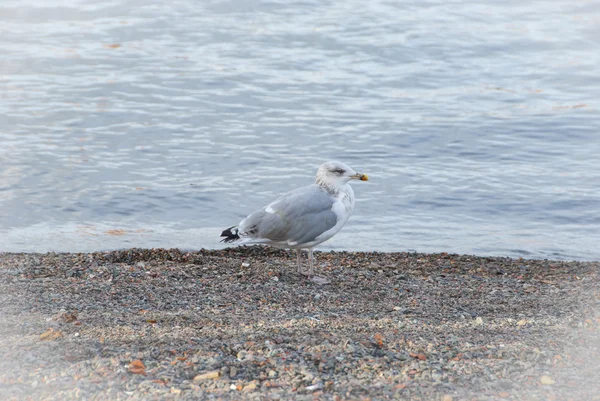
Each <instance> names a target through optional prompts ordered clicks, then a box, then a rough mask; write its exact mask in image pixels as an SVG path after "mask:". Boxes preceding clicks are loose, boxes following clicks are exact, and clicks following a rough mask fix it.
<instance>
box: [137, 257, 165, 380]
mask: <svg viewBox="0 0 600 401" xmlns="http://www.w3.org/2000/svg"><path fill="white" fill-rule="evenodd" d="M136 266H137V267H140V268H142V269H143V268H145V267H146V263H144V262H137V263H136ZM171 389H173V387H171Z"/></svg>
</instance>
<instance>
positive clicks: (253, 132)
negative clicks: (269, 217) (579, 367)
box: [0, 0, 600, 260]
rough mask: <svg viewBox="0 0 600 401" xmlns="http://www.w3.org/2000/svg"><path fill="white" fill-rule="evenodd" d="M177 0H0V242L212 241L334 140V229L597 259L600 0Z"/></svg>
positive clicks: (355, 239)
mask: <svg viewBox="0 0 600 401" xmlns="http://www.w3.org/2000/svg"><path fill="white" fill-rule="evenodd" d="M50 3H51V4H53V5H51V6H49V5H48V4H50ZM168 3H169V4H165V2H163V1H152V0H143V1H141V0H140V1H129V0H111V1H108V0H71V1H69V0H63V1H53V2H48V1H46V0H18V1H17V0H3V1H2V3H1V4H0V22H1V23H0V54H2V56H1V58H0V93H1V94H2V95H1V96H0V251H49V250H54V251H91V250H106V249H115V248H126V247H132V246H139V247H181V248H186V249H197V248H201V247H204V248H216V247H219V246H220V244H219V243H218V238H217V237H218V234H219V233H220V230H221V229H222V228H224V227H227V226H229V225H232V224H235V223H237V222H238V221H239V220H240V219H241V218H242V217H244V216H245V215H246V214H247V213H248V212H250V211H252V210H254V209H256V208H258V207H260V206H263V205H264V204H265V203H267V202H269V201H270V200H272V199H273V198H274V197H275V196H277V195H278V194H280V193H281V192H283V191H287V190H290V189H293V188H295V187H297V186H301V185H307V184H309V183H311V182H312V181H313V177H314V174H315V172H316V168H317V166H318V165H319V164H320V163H321V162H323V161H326V160H330V159H338V160H342V161H344V162H346V163H348V164H350V165H351V166H353V167H354V168H355V169H356V170H357V171H361V172H365V173H368V174H369V176H370V177H371V181H369V182H367V183H362V182H358V183H355V185H354V188H355V192H356V195H357V205H356V208H355V212H354V216H353V217H352V218H351V219H350V221H349V223H348V224H347V226H346V227H345V228H344V229H343V230H342V232H341V233H340V234H338V236H336V237H334V239H332V240H331V241H330V242H328V243H325V244H323V245H322V246H321V249H349V250H378V251H405V250H416V251H447V252H461V253H463V252H466V253H474V254H480V255H507V256H523V257H543V258H560V259H582V260H585V259H600V246H599V244H600V229H599V225H600V161H599V159H598V155H599V154H600V67H599V66H600V4H599V3H598V2H593V1H574V0H565V1H562V0H560V1H557V0H553V1H533V2H524V1H503V2H490V1H481V2H472V1H447V0H443V1H414V0H411V1H373V2H364V1H362V0H361V1H355V0H351V1H349V0H346V1H336V2H331V1H323V0H318V1H311V0H306V1H288V0H281V1H264V2H246V1H241V0H233V1H195V0H174V1H171V2H168ZM492 3H493V4H492ZM497 3H498V4H497ZM499 3H502V4H499Z"/></svg>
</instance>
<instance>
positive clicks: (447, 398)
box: [442, 394, 452, 401]
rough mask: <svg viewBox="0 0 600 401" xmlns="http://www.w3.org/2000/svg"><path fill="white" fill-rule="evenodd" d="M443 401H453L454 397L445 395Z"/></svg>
mask: <svg viewBox="0 0 600 401" xmlns="http://www.w3.org/2000/svg"><path fill="white" fill-rule="evenodd" d="M442 401H452V396H451V395H450V394H444V395H443V396H442Z"/></svg>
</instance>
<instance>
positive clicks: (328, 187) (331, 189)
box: [315, 176, 341, 196]
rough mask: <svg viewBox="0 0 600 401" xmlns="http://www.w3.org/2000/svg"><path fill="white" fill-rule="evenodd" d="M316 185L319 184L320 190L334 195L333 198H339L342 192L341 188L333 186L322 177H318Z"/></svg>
mask: <svg viewBox="0 0 600 401" xmlns="http://www.w3.org/2000/svg"><path fill="white" fill-rule="evenodd" d="M315 184H317V186H319V187H320V188H323V189H324V190H325V191H327V193H328V194H330V195H333V196H337V195H338V194H339V193H340V190H341V188H340V187H338V186H337V185H333V184H332V183H331V182H327V181H326V180H324V179H323V178H322V177H318V176H317V179H316V180H315Z"/></svg>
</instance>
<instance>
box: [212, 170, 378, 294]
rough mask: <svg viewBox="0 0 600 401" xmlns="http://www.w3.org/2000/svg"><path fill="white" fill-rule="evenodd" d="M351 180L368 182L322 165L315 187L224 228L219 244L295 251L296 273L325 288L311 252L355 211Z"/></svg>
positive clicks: (293, 193)
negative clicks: (305, 267) (304, 266)
mask: <svg viewBox="0 0 600 401" xmlns="http://www.w3.org/2000/svg"><path fill="white" fill-rule="evenodd" d="M350 180H360V181H368V180H369V177H368V176H367V175H366V174H361V173H357V172H356V171H354V170H353V169H352V168H350V167H348V166H347V165H346V164H344V163H341V162H338V161H329V162H327V163H323V164H322V165H321V166H319V170H318V171H317V178H316V180H315V183H314V184H312V185H309V186H306V187H301V188H298V189H295V190H293V191H290V192H288V193H286V194H283V195H281V196H280V197H279V198H277V199H276V200H275V201H273V202H271V203H269V204H268V205H267V206H265V207H263V208H262V209H259V210H257V211H255V212H254V213H252V214H250V215H249V216H248V217H246V218H245V219H243V220H242V221H240V223H239V224H238V225H237V226H232V227H229V228H227V229H226V230H224V231H223V232H222V233H221V237H222V238H223V239H222V240H221V242H225V243H236V244H238V245H244V244H264V245H270V246H273V247H277V248H291V249H295V250H296V262H297V263H298V273H300V274H304V275H306V276H308V277H309V278H310V279H311V280H312V281H313V282H315V283H317V284H327V283H329V280H328V279H326V278H324V277H318V276H315V271H314V260H313V248H314V247H315V246H316V245H319V244H320V243H322V242H325V241H327V240H328V239H330V238H331V237H333V236H334V235H335V234H337V233H338V232H339V231H340V230H341V229H342V227H343V226H344V224H346V222H347V221H348V219H349V218H350V215H351V214H352V210H353V209H354V191H353V190H352V187H351V186H350V185H349V184H348V182H349V181H350ZM302 249H308V263H309V270H308V272H305V271H303V269H302V261H301V255H302V254H301V252H302Z"/></svg>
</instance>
